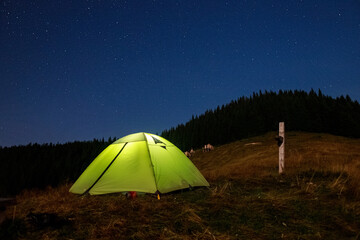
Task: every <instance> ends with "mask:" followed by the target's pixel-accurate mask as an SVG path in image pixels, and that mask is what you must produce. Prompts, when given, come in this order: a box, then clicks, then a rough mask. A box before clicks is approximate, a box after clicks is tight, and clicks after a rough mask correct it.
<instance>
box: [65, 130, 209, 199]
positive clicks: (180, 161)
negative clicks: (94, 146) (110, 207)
mask: <svg viewBox="0 0 360 240" xmlns="http://www.w3.org/2000/svg"><path fill="white" fill-rule="evenodd" d="M195 186H209V183H208V182H207V181H206V179H205V178H204V177H203V176H202V174H201V173H200V172H199V170H198V169H197V168H196V167H195V166H194V164H193V163H192V162H191V161H190V160H189V159H188V158H187V157H186V156H185V154H184V153H183V152H182V151H181V150H180V149H178V148H177V147H176V146H175V145H174V144H172V143H171V142H169V141H167V140H166V139H164V138H162V137H159V136H157V135H154V134H149V133H134V134H131V135H128V136H125V137H123V138H120V139H119V140H117V141H115V142H114V143H112V144H111V145H110V146H108V147H107V148H106V149H105V150H104V151H103V152H102V153H100V155H99V156H97V157H96V158H95V160H94V161H93V162H92V163H91V164H90V165H89V166H88V168H87V169H86V170H85V171H84V172H83V173H82V174H81V176H80V177H79V178H78V180H77V181H76V182H75V183H74V185H73V186H72V187H71V188H70V192H72V193H77V194H83V193H86V192H89V193H90V194H106V193H113V192H125V191H137V192H147V193H156V192H157V191H158V192H160V193H167V192H171V191H174V190H178V189H183V188H188V187H195Z"/></svg>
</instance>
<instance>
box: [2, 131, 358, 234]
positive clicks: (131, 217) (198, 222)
mask: <svg viewBox="0 0 360 240" xmlns="http://www.w3.org/2000/svg"><path fill="white" fill-rule="evenodd" d="M274 136H275V133H269V134H267V135H265V136H261V137H256V138H252V139H246V140H242V141H237V142H234V143H230V144H227V145H223V146H218V147H216V148H215V150H214V151H212V152H209V153H202V152H199V151H197V153H196V154H195V156H194V158H193V159H192V160H193V161H194V163H195V165H197V166H198V168H199V169H200V171H201V172H202V173H203V174H204V176H205V177H206V178H207V179H208V180H209V182H210V184H211V187H210V188H209V189H207V188H198V189H195V190H194V191H180V192H174V193H170V194H165V195H162V196H161V200H160V201H159V200H157V198H156V196H153V195H144V196H139V197H137V198H136V199H134V200H128V199H126V198H125V196H123V195H122V194H112V195H106V196H88V195H87V196H78V195H74V194H71V193H69V192H68V189H69V188H70V186H71V184H65V185H62V186H61V187H59V188H48V189H45V190H41V191H40V190H29V191H24V192H23V193H22V194H20V195H18V196H17V201H18V205H17V207H16V218H15V221H14V223H12V220H9V221H8V222H5V224H3V226H1V227H0V239H5V237H6V238H8V239H12V238H13V239H16V238H18V239H212V240H213V239H280V238H281V239H359V236H360V224H359V222H360V201H359V200H358V199H359V192H360V190H359V189H360V174H359V173H360V172H359V170H360V169H359V168H360V158H359V157H360V140H358V139H348V138H342V137H335V136H331V135H326V134H309V133H299V132H292V133H288V134H287V136H286V163H285V164H286V165H285V170H286V173H285V174H284V175H282V176H279V175H278V173H277V171H278V170H277V161H278V149H277V146H276V142H275V140H274ZM251 143H256V144H251ZM30 212H32V213H35V214H37V213H50V214H53V215H56V216H57V217H58V219H61V220H63V221H62V222H61V224H58V225H56V224H48V225H46V226H39V225H37V224H34V223H33V222H31V221H29V219H28V218H27V215H28V214H29V213H30ZM7 215H8V216H9V218H11V217H12V215H13V209H12V208H9V209H8V212H7ZM1 231H2V232H1ZM6 231H7V232H6ZM4 236H5V237H4Z"/></svg>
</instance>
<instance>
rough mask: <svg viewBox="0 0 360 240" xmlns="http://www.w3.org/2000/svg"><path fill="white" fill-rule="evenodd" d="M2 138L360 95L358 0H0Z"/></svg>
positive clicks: (57, 136) (57, 137)
mask: <svg viewBox="0 0 360 240" xmlns="http://www.w3.org/2000/svg"><path fill="white" fill-rule="evenodd" d="M0 3H1V5H0V145H1V146H12V145H20V144H21V145H25V144H28V143H30V142H32V143H35V142H37V143H46V142H53V143H64V142H68V141H74V140H92V139H93V138H102V137H104V138H105V139H107V138H108V137H110V136H112V137H114V136H116V137H122V136H124V135H127V134H130V133H134V132H139V131H145V132H151V133H159V134H160V133H161V131H162V130H164V129H168V128H170V127H172V126H176V125H177V124H179V123H185V122H186V121H188V120H190V119H191V116H192V115H199V114H201V113H203V112H205V110H207V109H214V108H216V107H217V106H218V105H222V104H226V103H228V102H230V101H231V100H233V99H237V98H238V97H241V96H244V95H245V96H249V95H250V94H252V92H258V91H259V90H262V91H263V90H272V91H278V90H279V89H284V90H290V89H292V90H294V89H298V90H305V91H309V90H310V89H311V88H313V89H315V90H317V89H321V91H322V92H323V93H324V94H326V95H330V96H333V97H337V96H340V95H346V94H348V95H349V96H350V97H351V98H352V99H353V100H358V101H359V100H360V79H359V77H360V2H359V1H345V0H344V1H343V0H339V1H333V0H324V1H315V0H304V1H272V0H263V1H240V0H238V1H208V0H206V1H194V0H191V1H169V0H164V1H157V0H156V1H145V0H144V1H111V0H107V1H101V0H99V1H81V0H76V1H70V0H68V1H61V0H56V1H43V0H38V1H33V0H22V1H19V0H5V1H4V0H1V1H0Z"/></svg>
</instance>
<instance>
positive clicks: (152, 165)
mask: <svg viewBox="0 0 360 240" xmlns="http://www.w3.org/2000/svg"><path fill="white" fill-rule="evenodd" d="M144 137H145V141H146V148H147V150H148V154H149V160H150V163H151V167H152V170H153V171H152V172H153V176H154V181H155V186H156V191H159V189H158V184H157V181H156V176H155V169H154V164H153V162H152V160H151V154H150V149H149V142H148V140H147V137H146V135H145V133H144Z"/></svg>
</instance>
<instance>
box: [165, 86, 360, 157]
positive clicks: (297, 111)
mask: <svg viewBox="0 0 360 240" xmlns="http://www.w3.org/2000/svg"><path fill="white" fill-rule="evenodd" d="M281 121H284V122H285V126H286V130H287V131H308V132H323V133H331V134H335V135H341V136H347V137H360V105H359V103H358V102H357V101H353V100H351V98H350V97H349V96H348V95H347V96H345V97H344V96H340V97H337V98H332V97H329V96H325V95H324V94H323V93H322V92H321V91H320V90H318V91H317V92H315V91H314V90H311V91H310V92H308V93H307V92H305V91H298V90H295V91H291V90H290V91H282V90H280V91H279V92H272V91H270V92H268V91H265V92H261V91H260V92H258V93H253V94H252V95H251V96H249V97H240V98H238V99H237V100H233V101H231V102H230V103H228V104H226V105H222V106H218V107H217V108H216V109H214V110H207V111H206V112H205V113H204V114H201V115H200V116H192V118H191V120H190V121H188V122H187V123H185V124H179V125H178V126H177V127H173V128H171V129H169V130H164V131H163V132H162V133H161V135H162V136H163V137H164V138H166V139H168V140H169V141H171V142H173V143H174V144H175V145H177V146H178V147H179V148H181V149H182V150H184V151H185V150H189V149H190V148H191V147H193V148H200V147H202V146H203V145H204V144H207V143H211V144H213V145H219V144H225V143H228V142H232V141H235V140H239V139H242V138H248V137H252V136H256V135H260V134H264V133H266V132H269V131H278V126H279V125H278V123H279V122H281Z"/></svg>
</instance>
